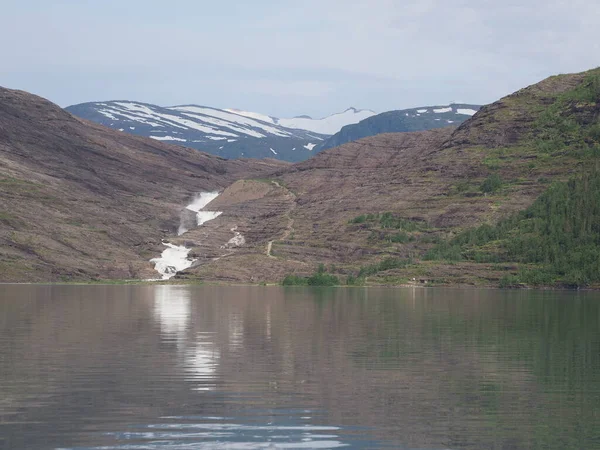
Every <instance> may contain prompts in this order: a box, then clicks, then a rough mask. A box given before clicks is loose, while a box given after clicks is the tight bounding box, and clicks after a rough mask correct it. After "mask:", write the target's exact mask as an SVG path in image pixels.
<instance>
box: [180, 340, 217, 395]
mask: <svg viewBox="0 0 600 450" xmlns="http://www.w3.org/2000/svg"><path fill="white" fill-rule="evenodd" d="M213 335H214V333H198V335H197V337H196V343H195V344H194V345H193V346H192V347H190V348H189V349H187V351H186V353H185V371H186V372H187V373H188V376H186V380H187V381H191V382H193V383H194V384H195V386H194V387H193V388H192V390H194V391H211V390H213V389H215V387H216V386H215V384H214V379H215V372H216V370H217V368H218V366H219V359H220V356H221V354H220V352H219V350H218V349H217V348H216V346H215V344H214V342H213V341H212V340H211V339H212V337H213Z"/></svg>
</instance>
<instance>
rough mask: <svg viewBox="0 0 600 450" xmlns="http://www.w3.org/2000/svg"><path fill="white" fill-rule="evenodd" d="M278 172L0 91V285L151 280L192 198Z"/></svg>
mask: <svg viewBox="0 0 600 450" xmlns="http://www.w3.org/2000/svg"><path fill="white" fill-rule="evenodd" d="M282 164H283V163H281V162H278V161H275V160H265V161H257V160H236V161H228V160H225V159H223V158H220V157H216V156H212V155H207V154H204V153H201V152H198V151H196V150H192V149H187V148H183V147H176V146H172V145H167V144H165V143H162V142H159V141H156V140H152V139H147V138H141V137H136V136H132V135H129V134H125V133H120V132H118V131H113V130H110V129H107V128H105V127H102V126H99V125H96V124H93V123H90V122H87V121H82V120H80V119H77V118H75V117H73V116H72V115H71V114H69V113H68V112H65V111H64V110H63V109H61V108H59V107H58V106H56V105H54V104H52V103H50V102H48V101H46V100H44V99H42V98H40V97H36V96H34V95H31V94H28V93H25V92H21V91H13V90H9V89H3V88H0V281H4V282H6V281H58V280H89V279H99V278H148V277H151V276H155V272H154V270H153V265H152V264H150V263H149V261H148V260H149V259H150V258H152V257H154V256H157V255H159V254H160V252H161V251H162V246H161V244H160V242H161V239H162V238H163V237H166V236H170V235H172V234H173V233H175V232H176V231H177V228H178V225H179V215H180V212H181V210H182V208H183V206H184V205H185V204H186V203H187V202H189V200H190V199H191V198H192V197H193V196H194V194H196V193H197V192H199V191H205V190H217V189H223V188H224V187H226V186H228V185H230V184H231V183H233V182H234V181H235V180H237V179H240V178H247V177H257V176H258V177H259V176H262V175H263V174H265V173H268V172H271V171H273V170H274V169H275V168H278V167H281V166H282Z"/></svg>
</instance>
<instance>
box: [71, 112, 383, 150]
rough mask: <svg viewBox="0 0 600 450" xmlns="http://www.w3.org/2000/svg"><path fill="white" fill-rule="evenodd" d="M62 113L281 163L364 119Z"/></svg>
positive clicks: (193, 145)
mask: <svg viewBox="0 0 600 450" xmlns="http://www.w3.org/2000/svg"><path fill="white" fill-rule="evenodd" d="M65 109H66V110H67V111H69V112H70V113H73V114H74V115H76V116H78V117H81V118H84V119H87V120H91V121H93V122H96V123H100V124H101V125H104V126H107V127H109V128H113V129H117V130H119V131H125V132H128V133H131V134H136V135H140V136H146V137H150V138H153V139H156V140H162V141H167V142H171V143H175V144H178V145H185V146H187V147H191V148H196V149H198V150H201V151H207V152H208V153H212V154H216V155H219V156H222V157H224V158H228V159H234V158H240V157H251V158H268V157H273V158H276V159H281V160H285V161H301V160H305V159H307V158H309V157H310V156H311V155H312V154H313V152H312V149H313V148H314V147H316V146H317V145H318V143H319V142H321V141H322V140H324V139H325V138H326V137H327V135H325V134H322V133H320V132H319V131H320V130H325V131H327V130H330V129H332V128H331V127H335V129H337V128H338V126H339V128H341V126H342V125H344V124H346V123H352V122H357V121H358V120H360V119H361V118H362V117H363V116H364V115H365V113H364V112H362V110H351V109H348V110H346V111H345V112H344V113H341V114H334V115H331V116H327V117H325V118H323V119H302V118H301V119H294V118H292V119H279V118H276V117H272V116H268V115H265V114H261V113H254V112H248V111H242V110H236V109H231V108H230V109H219V108H213V107H210V106H202V105H195V104H184V105H176V106H170V107H162V106H157V105H153V104H150V103H145V102H137V101H129V100H111V101H104V102H89V103H82V104H78V105H73V106H69V107H67V108H65ZM361 114H362V115H361ZM368 114H371V113H370V112H369V113H368ZM355 115H358V117H354V116H355ZM302 127H304V128H302Z"/></svg>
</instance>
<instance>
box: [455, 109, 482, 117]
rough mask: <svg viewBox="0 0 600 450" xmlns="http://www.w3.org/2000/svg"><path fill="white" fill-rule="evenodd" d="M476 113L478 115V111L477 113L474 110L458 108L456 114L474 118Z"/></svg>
mask: <svg viewBox="0 0 600 450" xmlns="http://www.w3.org/2000/svg"><path fill="white" fill-rule="evenodd" d="M475 113H477V111H475V110H474V109H469V108H458V109H457V110H456V114H464V115H466V116H473V115H475Z"/></svg>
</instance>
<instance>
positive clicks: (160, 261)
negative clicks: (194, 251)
mask: <svg viewBox="0 0 600 450" xmlns="http://www.w3.org/2000/svg"><path fill="white" fill-rule="evenodd" d="M218 196H219V192H201V193H200V194H198V195H197V196H196V197H195V198H194V201H193V202H192V203H190V204H189V205H187V206H186V207H185V209H187V210H189V211H193V212H195V213H196V225H197V226H201V225H203V224H205V223H206V222H208V221H209V220H213V219H216V218H217V217H219V216H220V215H221V214H222V212H221V211H204V210H203V209H204V207H205V206H206V205H208V204H209V203H210V202H212V201H213V200H214V199H215V198H217V197H218ZM187 231H189V230H188V229H187V228H185V227H184V226H183V221H182V223H181V224H180V225H179V230H178V233H177V234H178V235H182V234H183V233H185V232H187ZM163 245H164V246H166V247H167V249H166V250H164V251H163V252H162V254H161V255H160V257H159V258H154V259H151V260H150V262H153V263H154V269H155V270H156V271H157V272H158V273H159V274H160V275H161V278H160V279H161V280H168V279H170V278H172V277H174V276H175V275H176V274H177V272H181V271H182V270H185V269H187V268H189V267H191V266H192V264H194V262H195V261H196V260H195V259H192V258H188V254H189V253H190V250H191V249H190V248H187V247H184V246H182V245H174V244H171V243H168V242H163Z"/></svg>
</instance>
